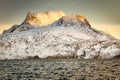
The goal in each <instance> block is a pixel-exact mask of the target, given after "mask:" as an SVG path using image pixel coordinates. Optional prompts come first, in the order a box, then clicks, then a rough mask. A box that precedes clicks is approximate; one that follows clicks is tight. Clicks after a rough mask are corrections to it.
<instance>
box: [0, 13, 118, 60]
mask: <svg viewBox="0 0 120 80" xmlns="http://www.w3.org/2000/svg"><path fill="white" fill-rule="evenodd" d="M42 20H44V19H42ZM24 22H25V21H24ZM34 24H36V23H34ZM34 24H28V23H27V24H21V25H19V26H17V28H13V29H12V32H10V33H9V32H8V33H5V34H2V35H0V59H26V58H36V57H37V58H80V59H81V58H82V59H91V58H96V59H110V58H114V57H120V41H119V40H117V39H115V38H114V37H112V36H111V35H108V34H106V33H104V32H102V31H98V30H96V29H94V28H92V26H91V25H90V24H89V22H88V21H87V19H86V18H85V17H82V16H80V15H75V14H74V15H67V16H62V17H61V18H60V19H59V20H57V21H55V22H52V24H50V25H46V26H44V27H42V26H41V25H40V27H36V26H35V25H34ZM21 26H22V27H23V28H22V30H21ZM26 26H27V28H28V29H24V28H26ZM37 26H38V25H37ZM16 29H19V30H17V31H16ZM14 30H15V31H14Z"/></svg>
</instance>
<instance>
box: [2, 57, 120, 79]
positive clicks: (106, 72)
mask: <svg viewBox="0 0 120 80" xmlns="http://www.w3.org/2000/svg"><path fill="white" fill-rule="evenodd" d="M0 80H120V59H109V60H98V59H97V60H96V59H89V60H83V59H26V60H1V61H0Z"/></svg>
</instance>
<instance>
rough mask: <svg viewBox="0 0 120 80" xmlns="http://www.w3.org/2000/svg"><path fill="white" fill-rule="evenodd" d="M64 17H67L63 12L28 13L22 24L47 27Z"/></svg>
mask: <svg viewBox="0 0 120 80" xmlns="http://www.w3.org/2000/svg"><path fill="white" fill-rule="evenodd" d="M62 16H65V13H64V12H62V11H46V12H40V13H32V12H28V13H27V16H26V18H25V20H24V22H23V23H22V24H31V25H37V26H46V25H49V24H51V23H53V22H54V21H56V20H58V19H59V18H61V17H62Z"/></svg>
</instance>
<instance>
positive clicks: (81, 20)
mask: <svg viewBox="0 0 120 80" xmlns="http://www.w3.org/2000/svg"><path fill="white" fill-rule="evenodd" d="M56 23H57V24H56V25H58V26H60V25H70V26H71V25H76V24H80V25H81V24H84V25H88V26H91V25H90V24H89V22H88V21H87V19H86V18H85V17H84V16H80V15H77V14H72V15H67V16H63V17H62V18H60V19H59V20H58V21H57V22H56Z"/></svg>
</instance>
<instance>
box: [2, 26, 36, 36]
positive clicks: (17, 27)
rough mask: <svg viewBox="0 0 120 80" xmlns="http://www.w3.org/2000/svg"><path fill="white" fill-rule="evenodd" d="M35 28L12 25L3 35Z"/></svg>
mask: <svg viewBox="0 0 120 80" xmlns="http://www.w3.org/2000/svg"><path fill="white" fill-rule="evenodd" d="M33 28H35V26H32V25H13V26H12V27H11V28H10V29H8V30H5V31H4V32H3V34H7V33H12V32H21V31H26V30H29V29H33Z"/></svg>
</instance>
